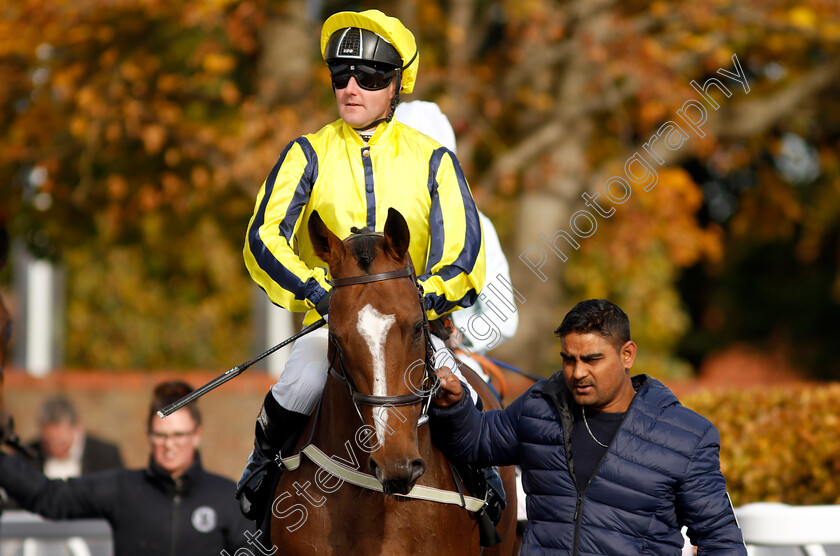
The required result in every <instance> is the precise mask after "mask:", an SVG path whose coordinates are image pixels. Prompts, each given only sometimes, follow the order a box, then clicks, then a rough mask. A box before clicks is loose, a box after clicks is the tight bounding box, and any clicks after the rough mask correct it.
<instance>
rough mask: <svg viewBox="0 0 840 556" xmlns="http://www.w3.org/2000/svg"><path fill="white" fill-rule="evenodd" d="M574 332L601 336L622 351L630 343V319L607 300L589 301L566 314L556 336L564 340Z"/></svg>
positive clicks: (583, 302) (581, 303) (555, 332)
mask: <svg viewBox="0 0 840 556" xmlns="http://www.w3.org/2000/svg"><path fill="white" fill-rule="evenodd" d="M572 332H576V333H578V334H589V333H595V334H600V335H601V336H602V337H604V338H606V339H607V340H608V341H609V342H610V343H611V344H612V345H613V346H615V349H620V348H621V346H623V345H624V344H625V343H626V342H629V341H630V319H628V318H627V315H626V314H625V313H624V311H622V310H621V308H620V307H619V306H618V305H616V304H614V303H610V302H609V301H607V300H606V299H587V300H586V301H581V302H580V303H578V304H577V305H575V306H574V307H572V310H571V311H569V312H568V313H566V316H565V317H563V322H562V323H561V324H560V326H559V327H558V328H557V330H555V331H554V334H555V335H557V336H559V337H561V338H562V337H563V336H566V335H567V334H571V333H572Z"/></svg>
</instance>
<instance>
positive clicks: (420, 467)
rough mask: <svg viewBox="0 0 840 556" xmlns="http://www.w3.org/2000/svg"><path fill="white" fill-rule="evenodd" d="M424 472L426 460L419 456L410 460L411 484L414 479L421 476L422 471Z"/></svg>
mask: <svg viewBox="0 0 840 556" xmlns="http://www.w3.org/2000/svg"><path fill="white" fill-rule="evenodd" d="M425 472H426V462H425V461H423V460H422V459H420V458H417V459H416V460H414V461H412V462H411V479H410V481H411V483H412V484H413V483H414V481H416V480H417V479H419V478H420V477H422V476H423V473H425Z"/></svg>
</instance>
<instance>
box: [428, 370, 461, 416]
mask: <svg viewBox="0 0 840 556" xmlns="http://www.w3.org/2000/svg"><path fill="white" fill-rule="evenodd" d="M435 373H437V376H438V379H440V389H439V390H438V392H437V394H436V395H435V397H434V398H432V403H433V404H435V405H436V406H438V407H449V406H451V405H455V404H456V403H458V402H459V401H461V398H463V397H464V389H463V388H462V387H461V381H460V380H458V377H457V376H456V375H455V373H453V372H452V370H450V368H449V367H441V368H439V369H435Z"/></svg>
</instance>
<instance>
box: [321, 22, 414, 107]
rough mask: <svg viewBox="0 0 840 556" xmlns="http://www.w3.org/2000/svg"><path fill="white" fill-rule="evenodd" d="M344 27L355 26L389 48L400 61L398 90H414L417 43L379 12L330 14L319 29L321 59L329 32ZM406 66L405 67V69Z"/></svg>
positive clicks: (330, 35)
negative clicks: (377, 38)
mask: <svg viewBox="0 0 840 556" xmlns="http://www.w3.org/2000/svg"><path fill="white" fill-rule="evenodd" d="M347 27H358V28H359V29H367V30H368V31H371V32H372V33H376V34H377V35H379V36H380V37H382V38H383V39H385V40H386V41H388V43H390V44H391V46H393V47H394V48H395V49H396V50H397V52H398V53H399V55H400V57H401V58H402V60H403V72H402V90H403V92H405V93H406V94H409V93H411V91H413V90H414V82H415V81H416V80H417V71H418V69H419V68H420V51H419V50H418V49H417V42H416V41H415V40H414V35H412V34H411V31H409V30H408V29H407V28H406V27H405V25H403V24H402V22H401V21H400V20H399V19H397V18H396V17H389V16H387V15H385V14H384V13H382V12H380V11H379V10H366V11H363V12H338V13H336V14H333V15H331V16H330V17H329V18H327V20H326V21H325V22H324V26H323V27H322V28H321V56H322V57H323V56H326V51H327V44H328V43H329V41H330V37H332V35H333V33H335V32H336V31H338V30H340V29H345V28H347ZM406 66H407V67H406Z"/></svg>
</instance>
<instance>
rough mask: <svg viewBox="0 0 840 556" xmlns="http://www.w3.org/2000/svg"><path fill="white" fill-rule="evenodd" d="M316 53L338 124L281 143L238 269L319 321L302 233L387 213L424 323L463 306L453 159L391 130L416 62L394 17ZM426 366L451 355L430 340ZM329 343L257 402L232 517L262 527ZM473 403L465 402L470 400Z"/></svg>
mask: <svg viewBox="0 0 840 556" xmlns="http://www.w3.org/2000/svg"><path fill="white" fill-rule="evenodd" d="M321 53H322V55H323V57H324V60H325V61H326V63H327V66H328V67H329V69H330V74H331V76H332V87H333V92H334V94H335V98H336V104H337V107H338V113H339V116H340V119H338V120H336V121H335V122H333V123H331V124H328V125H327V126H325V127H323V128H322V129H321V130H319V131H317V132H316V133H313V134H309V135H304V136H302V137H299V138H297V139H295V140H294V141H292V142H291V143H289V144H288V146H287V147H286V148H285V150H284V151H283V153H282V154H281V155H280V158H279V160H278V161H277V164H276V165H275V167H274V169H273V170H272V171H271V173H270V174H269V176H268V178H267V179H266V180H265V182H264V183H263V185H262V188H261V189H260V191H259V194H258V195H257V199H256V207H255V209H254V215H253V217H252V218H251V221H250V223H249V225H248V231H247V236H246V241H245V248H244V257H245V264H246V266H247V268H248V271H249V272H250V274H251V277H252V278H253V279H254V281H255V282H256V283H257V284H258V285H259V286H260V287H261V288H262V289H263V290H264V291H265V292H266V294H267V295H268V296H269V298H270V299H271V301H272V302H274V303H275V304H277V305H280V306H282V307H284V308H286V309H288V310H290V311H306V315H305V317H304V324H305V325H308V324H311V323H313V322H315V321H316V320H317V319H318V318H319V316H323V317H325V318H326V317H327V316H328V312H329V307H330V295H331V285H330V275H329V269H328V268H327V264H326V263H325V262H324V261H322V260H320V259H319V258H318V257H317V255H315V253H314V250H313V246H312V243H311V241H310V239H309V235H308V233H307V230H308V226H307V223H308V221H309V218H310V215H311V214H312V212H313V211H314V210H317V211H318V214H319V215H320V216H321V218H322V219H323V221H324V222H325V223H326V225H327V227H328V228H330V229H331V230H333V231H334V232H335V233H336V234H337V235H339V237H345V236H346V235H348V234H349V233H350V228H351V227H354V226H355V227H358V228H364V227H367V228H369V229H371V230H373V231H378V232H379V231H382V229H383V227H384V224H385V220H386V216H387V213H388V209H389V208H390V207H393V208H396V209H397V210H399V211H400V212H401V213H402V214H403V216H404V217H405V219H406V222H407V223H408V226H409V229H410V232H411V240H410V244H409V254H410V256H411V260H412V261H413V263H414V268H415V269H416V271H417V275H418V276H417V279H418V282H419V283H420V285H421V286H422V287H423V292H424V303H425V307H426V312H427V315H428V318H429V320H430V321H434V320H436V319H438V318H440V317H441V316H443V315H445V314H447V313H449V312H451V311H453V310H456V309H459V308H462V307H467V306H469V305H471V304H473V303H474V302H475V301H476V299H477V297H478V292H479V291H481V288H482V286H483V284H484V246H483V238H482V233H481V224H480V220H479V217H478V213H477V210H476V207H475V203H474V201H473V198H472V194H471V193H470V189H469V186H468V185H467V181H466V179H465V178H464V175H463V172H462V171H461V167H460V164H459V163H458V160H457V158H456V157H455V155H454V153H452V152H451V151H449V150H447V149H445V148H442V147H441V146H440V145H439V144H438V143H437V142H435V141H434V140H432V139H430V138H429V137H427V136H425V135H423V134H421V133H419V132H417V131H416V130H414V129H412V128H410V127H408V126H405V125H403V124H400V123H398V122H393V121H392V118H393V115H394V110H395V109H396V106H397V104H398V103H399V95H400V92H405V93H410V92H411V91H412V89H413V88H414V83H415V80H416V78H417V70H418V67H419V63H420V62H419V52H418V49H417V45H416V43H415V40H414V36H413V35H412V34H411V32H410V31H409V30H408V29H406V28H405V27H404V26H403V24H402V23H401V22H400V21H399V20H398V19H396V18H392V17H388V16H386V15H385V14H383V13H382V12H380V11H377V10H367V11H364V12H360V13H357V12H340V13H337V14H334V15H332V16H331V17H330V18H328V19H327V20H326V22H325V23H324V26H323V29H322V31H321ZM432 340H433V345H434V347H435V350H436V362H437V361H439V358H440V355H444V356H446V355H448V357H450V358H451V357H452V354H451V353H449V352H448V350H446V348H445V346H444V344H443V342H442V341H441V340H440V339H439V338H437V337H434V336H433V338H432ZM327 348H328V333H327V331H326V330H325V329H324V328H321V329H318V330H315V331H314V332H312V333H310V334H307V335H306V336H303V337H301V338H299V339H298V340H297V341H296V342H295V344H294V346H293V348H292V351H291V354H290V356H289V359H288V361H287V363H286V366H285V368H284V370H283V373H282V374H281V376H280V379H279V380H278V381H277V383H276V384H275V385H274V386H273V387H272V388H271V390H270V392H269V393H268V394H267V395H266V397H265V401H264V403H263V407H262V410H261V411H260V415H259V418H258V419H257V425H256V430H255V436H256V438H255V441H254V451H253V452H252V453H251V457H250V459H249V460H248V463H247V465H246V467H245V470H244V472H243V474H242V478H241V479H240V480H239V483H238V485H237V498H238V499H239V500H240V506H241V508H242V511H243V513H245V515H246V516H248V517H250V518H251V519H261V518H262V517H263V516H264V514H265V510H266V507H267V505H268V504H267V503H268V501H269V500H270V496H271V494H272V493H271V486H272V481H273V479H274V478H275V472H274V470H276V469H277V468H278V467H277V465H275V464H274V463H273V462H274V461H275V458H276V457H277V456H278V455H281V454H282V456H283V457H286V456H289V455H291V451H292V450H293V449H294V447H295V445H296V444H297V440H298V437H299V436H300V433H301V431H302V428H303V427H304V425H305V424H306V422H307V421H308V419H309V416H310V415H311V414H312V412H313V411H314V409H315V407H316V405H317V403H318V400H319V399H320V397H321V393H322V391H323V388H324V385H325V383H326V380H327V371H328V368H329V362H328V360H327ZM473 395H474V393H473Z"/></svg>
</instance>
